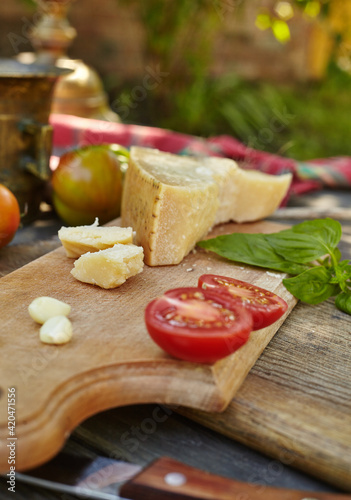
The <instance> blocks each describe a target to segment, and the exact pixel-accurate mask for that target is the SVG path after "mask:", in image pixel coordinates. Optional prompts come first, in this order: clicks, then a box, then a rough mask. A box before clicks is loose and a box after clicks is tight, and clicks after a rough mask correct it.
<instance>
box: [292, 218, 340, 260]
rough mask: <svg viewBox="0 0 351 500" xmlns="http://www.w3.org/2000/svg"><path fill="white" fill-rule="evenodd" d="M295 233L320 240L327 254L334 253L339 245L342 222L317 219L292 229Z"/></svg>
mask: <svg viewBox="0 0 351 500" xmlns="http://www.w3.org/2000/svg"><path fill="white" fill-rule="evenodd" d="M292 231H293V232H294V233H299V234H306V235H307V236H310V237H313V238H314V239H316V240H318V241H319V243H320V244H321V245H323V247H324V248H325V253H332V250H334V249H335V248H336V246H337V245H338V243H339V241H340V239H341V235H342V228H341V224H340V222H338V221H336V220H334V219H330V218H329V217H327V218H326V219H315V220H311V221H306V222H301V224H296V225H295V226H293V227H292Z"/></svg>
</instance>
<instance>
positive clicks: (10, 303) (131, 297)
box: [0, 222, 296, 471]
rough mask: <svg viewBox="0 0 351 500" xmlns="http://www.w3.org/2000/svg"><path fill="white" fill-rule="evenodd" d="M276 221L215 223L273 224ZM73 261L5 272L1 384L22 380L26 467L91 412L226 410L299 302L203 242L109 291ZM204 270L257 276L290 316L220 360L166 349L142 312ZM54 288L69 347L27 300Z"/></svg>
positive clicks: (264, 275)
mask: <svg viewBox="0 0 351 500" xmlns="http://www.w3.org/2000/svg"><path fill="white" fill-rule="evenodd" d="M279 228H281V226H277V225H275V224H272V223H270V222H261V223H255V224H247V225H241V226H237V225H235V224H228V225H225V226H219V227H218V228H216V230H215V232H214V233H213V234H223V233H225V232H234V231H236V230H240V231H245V232H269V231H276V230H277V229H279ZM72 267H73V260H72V259H68V258H67V257H66V256H65V252H64V250H63V249H62V248H58V249H57V250H55V251H53V252H51V253H49V254H47V255H45V256H43V257H41V258H40V259H37V260H35V261H34V262H32V263H30V264H28V265H27V266H24V267H23V268H21V269H19V270H18V271H16V272H14V273H11V274H10V275H7V276H6V277H4V278H2V280H1V287H0V300H1V304H2V328H1V336H0V343H1V350H2V363H1V368H0V377H1V378H0V380H1V383H2V391H3V393H4V394H6V391H7V388H8V387H15V388H16V416H17V420H16V436H17V438H18V441H17V446H18V453H17V461H16V467H17V469H18V470H20V469H25V468H28V467H31V466H35V465H37V464H39V463H42V462H44V461H46V460H48V459H49V458H50V457H52V456H53V455H54V454H55V453H56V452H57V451H58V450H59V449H60V447H61V446H62V444H63V442H64V441H65V439H66V438H67V435H68V433H69V432H70V431H71V430H72V429H74V427H76V425H77V424H78V423H80V422H81V421H83V420H84V419H86V418H87V417H88V416H90V415H92V414H94V413H97V412H99V411H102V410H104V409H107V408H111V407H114V406H120V405H129V404H134V403H147V402H156V403H166V404H175V405H183V406H188V407H192V408H198V409H201V410H204V411H212V412H214V411H222V410H223V409H224V408H225V407H226V406H227V405H228V403H229V402H230V401H231V399H232V398H233V396H234V394H235V392H236V391H237V390H238V389H239V387H240V385H241V384H242V382H243V380H244V379H245V377H246V375H247V373H248V372H249V370H250V368H251V367H252V366H253V364H254V363H255V361H256V360H257V358H258V356H259V355H260V354H261V352H262V351H263V349H264V348H265V346H266V345H267V344H268V342H269V341H270V340H271V338H272V337H273V336H274V334H275V332H276V331H277V329H278V328H279V326H280V325H281V324H282V322H283V321H284V318H285V317H286V316H287V314H288V313H289V312H290V311H291V309H292V308H293V307H294V305H295V303H296V301H295V299H294V298H293V297H292V296H291V295H290V294H289V293H288V292H287V290H286V289H285V288H284V287H283V285H282V284H281V280H282V277H283V276H284V275H283V274H281V273H269V272H266V271H265V270H260V269H255V268H250V267H245V266H235V265H233V264H232V263H229V262H228V261H227V260H225V259H221V258H219V257H217V256H215V255H213V254H208V253H206V252H205V251H203V250H198V251H197V252H194V253H191V254H190V255H189V256H188V257H186V259H185V260H184V261H183V262H182V263H181V264H180V265H178V266H165V267H158V268H150V267H146V268H145V270H144V271H143V273H142V274H140V275H138V276H135V277H133V278H131V279H130V280H128V281H127V282H126V283H125V284H124V285H123V286H122V287H120V288H118V289H114V290H103V289H100V288H97V287H93V286H91V285H87V284H84V283H80V282H78V281H76V280H75V279H74V278H73V277H72V275H71V274H70V270H71V268H72ZM206 272H211V273H217V274H222V275H227V276H235V277H237V278H238V279H242V280H245V281H249V282H252V283H256V284H257V285H258V286H261V287H263V288H267V289H269V290H272V291H275V292H276V293H278V294H279V295H281V296H282V297H283V298H285V300H287V302H288V304H289V311H288V313H287V314H286V315H285V317H284V318H282V319H281V320H279V321H278V322H277V323H275V324H274V325H272V326H271V327H268V328H265V329H263V330H260V331H259V332H253V334H252V335H251V338H250V340H249V342H248V343H247V344H246V345H245V346H243V348H242V349H240V350H239V351H238V352H236V353H234V354H233V355H231V356H229V357H228V358H226V359H224V360H221V361H219V362H218V363H215V364H214V365H197V364H192V363H186V362H182V361H180V360H176V359H173V358H171V357H170V356H168V355H167V354H166V353H164V352H163V351H162V350H161V349H159V348H158V346H157V345H156V344H154V343H153V342H152V340H151V339H150V338H149V336H148V335H147V332H146V328H145V325H144V319H143V311H144V308H145V306H146V304H147V303H148V302H149V300H150V299H151V298H153V297H156V296H158V295H161V294H162V293H163V292H164V291H165V290H167V289H169V288H174V287H178V286H195V285H196V283H197V279H198V277H199V276H200V275H201V274H204V273H206ZM42 295H49V296H53V297H56V298H58V299H60V300H64V301H66V302H68V303H69V304H71V306H72V314H71V320H72V323H73V327H74V332H75V334H74V338H73V340H72V341H71V342H70V343H69V344H67V345H64V346H59V347H57V346H48V345H43V344H41V343H40V341H39V338H38V332H39V326H38V325H36V324H35V323H34V322H33V321H32V320H31V318H30V317H29V315H28V312H27V307H28V305H29V304H30V302H31V301H32V300H33V299H34V298H35V297H37V296H42ZM8 436H9V434H8V428H7V400H6V398H4V397H3V398H1V399H0V470H3V471H6V470H7V467H8V465H7V457H8V448H7V438H8Z"/></svg>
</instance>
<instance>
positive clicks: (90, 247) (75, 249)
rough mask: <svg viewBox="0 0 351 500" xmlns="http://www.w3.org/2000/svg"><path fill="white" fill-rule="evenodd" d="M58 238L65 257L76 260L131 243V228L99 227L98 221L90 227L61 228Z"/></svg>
mask: <svg viewBox="0 0 351 500" xmlns="http://www.w3.org/2000/svg"><path fill="white" fill-rule="evenodd" d="M58 237H59V239H60V241H61V243H62V245H63V247H64V248H65V250H66V254H67V257H72V258H77V257H80V256H81V255H83V254H84V253H86V252H98V251H99V250H105V249H106V248H111V247H113V245H115V244H116V243H121V244H125V245H127V244H129V243H132V242H133V230H132V228H131V227H105V226H99V225H98V220H96V221H95V222H94V224H92V225H90V226H77V227H62V228H61V229H60V230H59V232H58Z"/></svg>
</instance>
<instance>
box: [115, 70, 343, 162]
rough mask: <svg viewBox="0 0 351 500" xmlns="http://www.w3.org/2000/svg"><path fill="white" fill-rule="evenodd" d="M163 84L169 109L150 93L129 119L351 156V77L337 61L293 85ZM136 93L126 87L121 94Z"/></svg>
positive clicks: (288, 152)
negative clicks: (315, 77)
mask: <svg viewBox="0 0 351 500" xmlns="http://www.w3.org/2000/svg"><path fill="white" fill-rule="evenodd" d="M162 85H164V87H165V89H167V90H168V99H169V102H168V105H167V106H166V108H165V107H163V106H162V105H161V104H160V102H159V100H158V96H157V92H156V93H150V94H149V95H148V96H147V99H146V102H143V103H142V105H139V106H135V107H133V103H131V106H130V114H129V115H128V118H127V120H126V121H127V122H130V123H142V124H147V125H152V126H158V127H165V128H169V129H172V130H176V131H179V132H184V133H189V134H193V135H199V136H202V137H208V136H212V135H220V134H227V135H232V136H234V137H236V138H237V139H239V140H241V141H242V142H243V143H245V144H247V145H248V146H250V147H253V148H256V149H261V150H265V151H270V152H272V153H276V154H280V155H284V156H289V157H291V158H295V159H298V160H307V159H313V158H321V157H328V156H338V155H350V156H351V141H350V114H351V76H350V75H349V74H348V73H345V72H343V71H341V70H340V69H339V68H338V67H337V66H336V65H334V64H332V65H331V66H330V68H329V71H328V75H327V77H326V78H325V79H324V80H323V81H321V82H314V83H306V84H299V85H296V84H295V85H293V86H286V85H278V84H272V83H267V82H257V83H253V82H247V81H245V80H242V79H241V78H239V77H238V76H237V75H224V76H222V77H220V78H217V79H211V78H209V77H208V78H205V79H198V80H194V81H193V82H191V83H189V85H188V87H187V88H186V89H183V90H180V91H177V92H174V91H173V89H172V88H170V87H168V83H167V80H165V82H164V83H163V84H162ZM131 92H132V87H131V88H130V89H128V88H124V91H123V92H122V97H123V94H124V95H125V96H128V95H129V96H130V95H131ZM165 93H166V91H165V90H164V91H163V94H164V95H163V100H164V99H165ZM125 102H127V99H126V101H125ZM166 109H167V112H166Z"/></svg>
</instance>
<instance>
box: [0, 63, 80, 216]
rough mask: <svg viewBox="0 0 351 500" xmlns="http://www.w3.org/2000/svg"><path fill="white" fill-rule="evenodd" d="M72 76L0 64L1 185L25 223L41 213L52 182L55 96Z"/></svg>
mask: <svg viewBox="0 0 351 500" xmlns="http://www.w3.org/2000/svg"><path fill="white" fill-rule="evenodd" d="M70 71H71V70H69V69H66V68H57V67H55V66H53V67H47V66H38V65H36V64H23V63H21V62H18V61H16V60H15V59H0V183H1V184H5V185H6V186H7V187H8V188H9V189H11V191H12V192H13V193H14V194H15V196H16V197H17V199H18V202H19V205H20V209H21V212H22V213H23V214H25V216H24V220H25V221H29V220H32V219H33V218H34V217H35V216H36V215H37V214H38V213H39V206H40V203H41V201H42V200H43V195H44V191H45V187H46V183H47V181H48V180H49V178H50V173H51V171H50V155H51V150H52V127H51V125H49V115H50V110H51V103H52V96H53V90H54V86H55V83H56V81H57V79H58V78H59V77H60V76H61V75H65V74H68V73H70ZM0 216H1V214H0Z"/></svg>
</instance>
